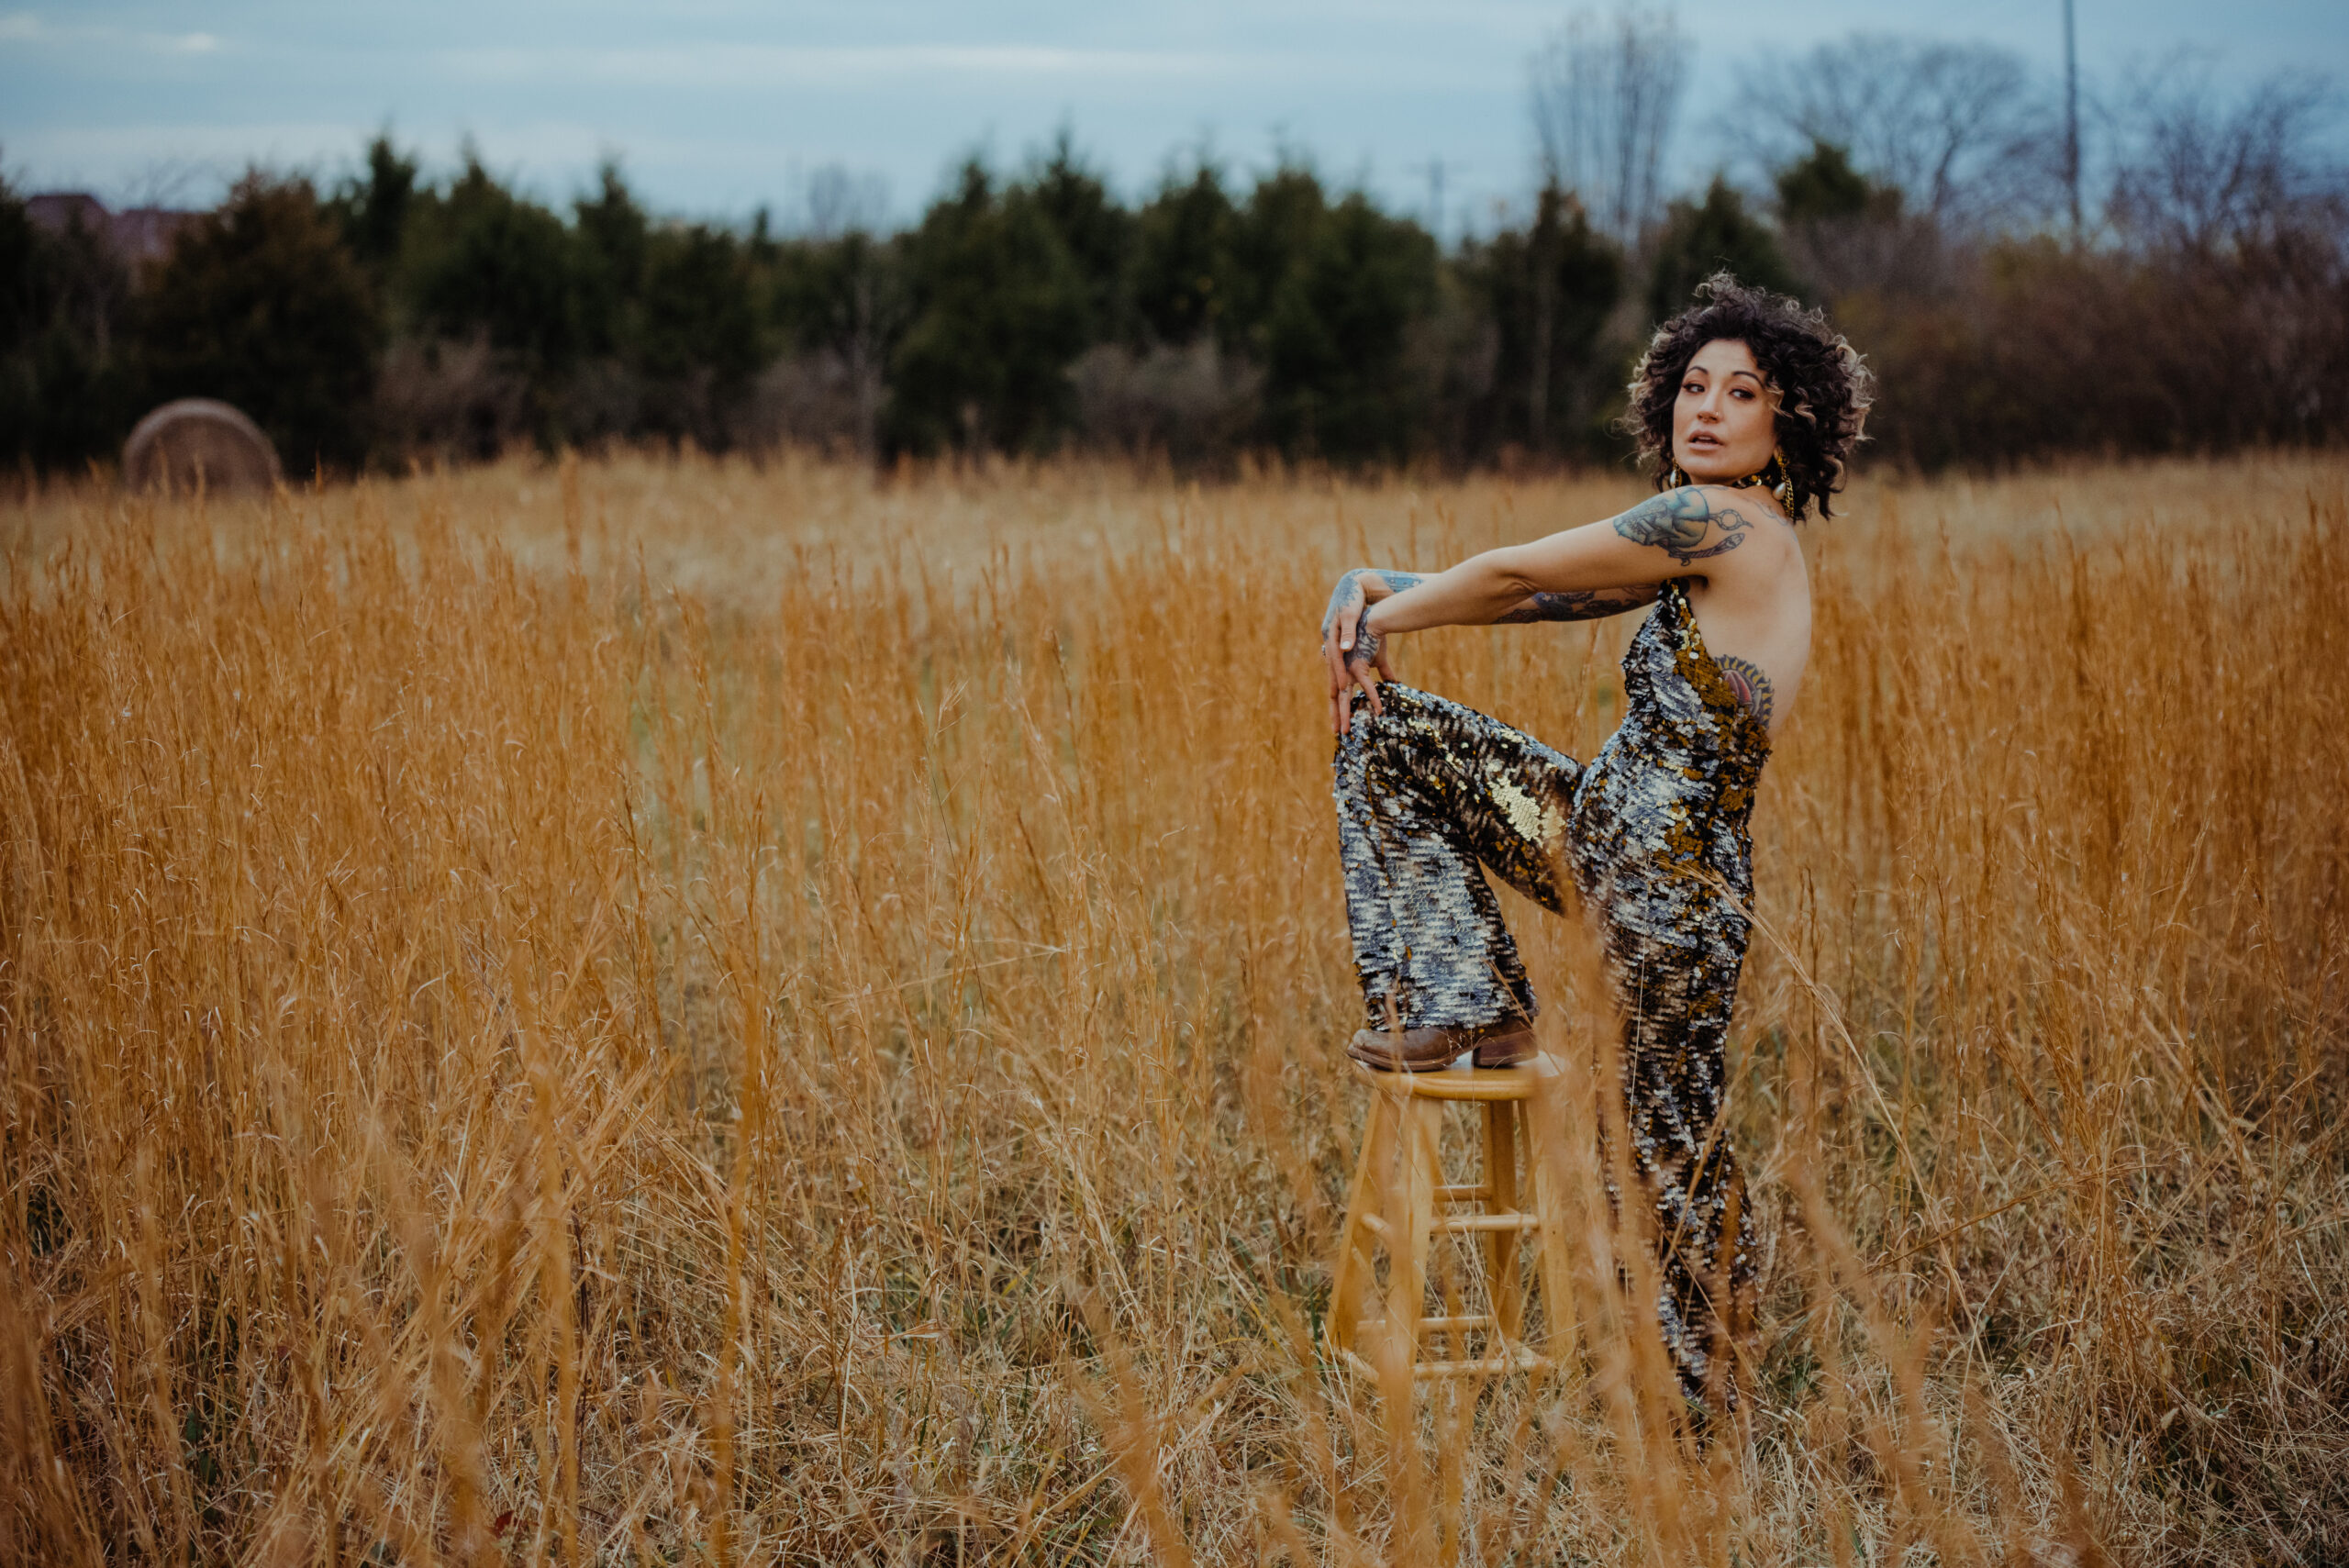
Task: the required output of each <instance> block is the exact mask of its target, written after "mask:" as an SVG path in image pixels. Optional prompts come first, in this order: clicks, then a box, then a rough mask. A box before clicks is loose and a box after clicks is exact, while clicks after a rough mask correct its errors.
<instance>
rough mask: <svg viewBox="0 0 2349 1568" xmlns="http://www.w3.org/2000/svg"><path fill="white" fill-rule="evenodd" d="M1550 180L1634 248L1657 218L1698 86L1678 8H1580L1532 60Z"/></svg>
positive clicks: (1538, 127) (1537, 123)
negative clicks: (1692, 82) (1676, 139)
mask: <svg viewBox="0 0 2349 1568" xmlns="http://www.w3.org/2000/svg"><path fill="white" fill-rule="evenodd" d="M1531 67H1532V102H1533V128H1534V130H1535V133H1536V134H1537V135H1538V136H1539V137H1540V139H1541V144H1542V177H1543V183H1546V184H1550V185H1553V186H1556V187H1557V188H1559V189H1561V190H1566V191H1571V192H1573V193H1574V194H1575V195H1576V196H1577V197H1579V198H1580V200H1581V202H1582V205H1583V210H1584V211H1586V213H1588V214H1589V215H1590V220H1591V223H1592V225H1593V226H1594V227H1596V228H1599V229H1601V230H1603V231H1605V232H1606V233H1608V234H1610V235H1612V236H1614V238H1615V239H1618V240H1619V241H1620V242H1621V243H1622V244H1624V245H1625V246H1627V247H1629V246H1633V245H1636V244H1638V242H1639V239H1640V231H1641V230H1642V228H1644V227H1645V226H1646V225H1647V223H1648V221H1649V219H1651V218H1652V217H1654V216H1655V212H1656V208H1657V205H1658V202H1659V200H1660V198H1661V197H1662V195H1663V178H1664V147H1665V144H1666V143H1667V142H1668V141H1669V140H1670V139H1671V136H1672V128H1673V122H1674V121H1675V118H1676V117H1678V115H1679V111H1680V99H1681V95H1682V93H1683V92H1684V91H1685V90H1686V89H1687V82H1688V50H1687V45H1686V44H1685V43H1684V42H1683V40H1682V39H1681V36H1680V28H1679V26H1678V24H1677V23H1676V22H1675V20H1674V18H1673V16H1672V13H1671V12H1669V11H1662V12H1656V11H1648V10H1643V9H1641V8H1639V7H1636V6H1624V7H1623V8H1621V9H1620V10H1618V11H1616V12H1615V13H1613V14H1612V15H1611V16H1602V15H1600V14H1599V13H1598V12H1597V11H1595V10H1586V11H1578V12H1576V13H1575V15H1574V16H1573V17H1571V18H1569V19H1568V20H1567V22H1566V24H1565V26H1564V27H1563V28H1559V29H1558V31H1557V32H1556V33H1555V34H1553V36H1552V37H1551V39H1550V41H1549V42H1548V43H1546V44H1544V45H1543V46H1542V48H1541V49H1540V50H1537V51H1536V52H1535V53H1534V56H1533V59H1532V61H1531Z"/></svg>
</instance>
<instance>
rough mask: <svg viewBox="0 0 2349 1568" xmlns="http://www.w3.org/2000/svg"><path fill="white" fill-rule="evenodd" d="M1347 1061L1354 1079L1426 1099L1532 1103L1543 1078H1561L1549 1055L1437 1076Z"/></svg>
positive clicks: (1384, 1090) (1386, 1091)
mask: <svg viewBox="0 0 2349 1568" xmlns="http://www.w3.org/2000/svg"><path fill="white" fill-rule="evenodd" d="M1347 1060H1348V1061H1349V1062H1353V1058H1352V1057H1348V1058H1347ZM1353 1070H1354V1076H1355V1077H1357V1078H1359V1079H1361V1080H1362V1081H1363V1082H1364V1083H1365V1084H1369V1085H1370V1086H1371V1087H1373V1088H1375V1089H1376V1090H1378V1091H1379V1092H1380V1093H1381V1094H1386V1095H1408V1096H1409V1097H1411V1098H1414V1099H1422V1100H1530V1099H1531V1098H1532V1097H1533V1093H1534V1090H1535V1088H1536V1087H1537V1086H1539V1085H1540V1084H1541V1083H1542V1080H1543V1079H1545V1078H1554V1077H1556V1076H1557V1075H1558V1064H1557V1063H1556V1062H1553V1061H1552V1060H1551V1059H1550V1058H1549V1057H1547V1056H1537V1057H1535V1058H1534V1059H1533V1060H1532V1061H1531V1062H1519V1063H1518V1064H1517V1065H1515V1066H1514V1067H1461V1066H1457V1065H1454V1066H1451V1067H1446V1068H1443V1069H1442V1070H1441V1071H1439V1072H1434V1073H1382V1072H1380V1071H1379V1070H1378V1069H1377V1068H1375V1067H1373V1066H1371V1065H1370V1064H1369V1063H1368V1062H1353Z"/></svg>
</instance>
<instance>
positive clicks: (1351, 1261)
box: [1328, 1095, 1395, 1351]
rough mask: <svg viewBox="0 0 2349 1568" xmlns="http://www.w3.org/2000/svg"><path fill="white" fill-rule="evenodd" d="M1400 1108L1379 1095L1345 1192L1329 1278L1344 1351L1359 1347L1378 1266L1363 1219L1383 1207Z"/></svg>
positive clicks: (1337, 1339)
mask: <svg viewBox="0 0 2349 1568" xmlns="http://www.w3.org/2000/svg"><path fill="white" fill-rule="evenodd" d="M1394 1142H1395V1106H1394V1103H1393V1102H1392V1101H1390V1100H1389V1099H1388V1098H1387V1097H1386V1095H1372V1096H1371V1101H1370V1114H1369V1115H1368V1116H1366V1117H1364V1118H1363V1128H1362V1154H1361V1156H1360V1157H1359V1158H1357V1159H1356V1160H1355V1161H1354V1180H1353V1187H1352V1188H1351V1189H1349V1190H1348V1192H1347V1194H1346V1220H1345V1223H1344V1224H1343V1225H1342V1226H1341V1227H1340V1228H1339V1230H1338V1262H1337V1266H1336V1267H1335V1268H1334V1269H1332V1270H1331V1271H1330V1320H1329V1328H1328V1332H1329V1336H1330V1344H1331V1345H1333V1346H1335V1347H1336V1348H1337V1349H1339V1350H1341V1351H1350V1350H1353V1348H1354V1327H1355V1325H1356V1324H1358V1323H1360V1322H1361V1321H1362V1297H1363V1290H1364V1286H1366V1285H1367V1284H1369V1283H1370V1281H1371V1278H1372V1271H1373V1270H1374V1269H1375V1267H1376V1262H1377V1260H1376V1255H1375V1252H1374V1251H1372V1249H1373V1246H1374V1244H1375V1243H1374V1241H1373V1239H1372V1236H1371V1233H1370V1227H1368V1226H1366V1225H1364V1223H1363V1217H1364V1216H1365V1215H1367V1214H1370V1213H1372V1212H1374V1211H1375V1209H1376V1208H1377V1207H1378V1204H1379V1187H1380V1184H1381V1182H1382V1180H1383V1179H1384V1178H1385V1175H1386V1169H1387V1166H1388V1165H1389V1164H1390V1163H1392V1162H1393V1160H1394Z"/></svg>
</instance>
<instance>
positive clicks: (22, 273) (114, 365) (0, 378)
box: [0, 181, 139, 468]
mask: <svg viewBox="0 0 2349 1568" xmlns="http://www.w3.org/2000/svg"><path fill="white" fill-rule="evenodd" d="M135 328H136V319H135V316H134V301H133V299H132V295H131V276H130V272H129V270H128V268H127V267H125V266H124V265H123V264H122V261H121V259H120V258H119V257H118V256H117V255H116V254H115V253H114V251H113V250H111V249H110V248H109V247H108V246H107V245H106V243H105V242H104V240H103V239H102V238H101V237H100V236H99V235H97V234H95V233H92V232H91V231H90V230H88V229H86V228H83V227H82V226H81V225H80V224H79V223H75V224H74V225H72V227H70V228H67V229H66V230H65V232H64V233H62V234H49V233H45V232H43V231H42V230H41V229H40V228H37V227H35V226H34V224H33V222H32V220H31V218H30V217H28V215H27V213H26V211H25V205H24V203H23V201H22V200H20V199H19V198H18V197H17V194H16V193H15V192H14V191H12V190H10V189H9V188H8V186H7V184H6V182H5V181H0V460H14V461H15V462H29V463H31V464H33V465H34V466H36V467H39V468H63V467H72V466H75V465H78V464H80V463H82V462H86V461H88V460H89V459H91V458H94V457H98V456H102V455H104V454H106V453H108V452H110V451H111V450H113V449H114V447H115V446H116V444H117V443H118V442H119V441H120V440H121V439H122V438H123V436H124V434H125V433H126V432H127V431H128V429H129V428H130V424H131V421H132V420H134V419H135V418H137V417H138V406H137V397H138V391H139V389H138V385H137V380H136V367H135V365H134V364H133V363H132V362H131V355H130V353H129V351H128V350H130V349H131V348H132V346H133V345H132V343H131V341H129V340H128V339H130V338H131V335H132V333H133V331H135Z"/></svg>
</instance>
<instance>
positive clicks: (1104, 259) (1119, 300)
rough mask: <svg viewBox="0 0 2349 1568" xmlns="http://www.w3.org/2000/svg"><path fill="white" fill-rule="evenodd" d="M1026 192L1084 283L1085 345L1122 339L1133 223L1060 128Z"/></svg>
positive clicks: (1068, 135)
mask: <svg viewBox="0 0 2349 1568" xmlns="http://www.w3.org/2000/svg"><path fill="white" fill-rule="evenodd" d="M1027 186H1028V190H1029V192H1030V197H1031V199H1032V200H1033V201H1034V202H1035V204H1036V206H1037V208H1038V210H1039V211H1040V212H1041V213H1042V214H1043V217H1044V219H1045V221H1047V222H1048V223H1050V224H1051V225H1052V231H1053V232H1054V233H1055V234H1057V235H1059V236H1060V241H1061V244H1062V246H1063V248H1064V249H1065V250H1067V251H1068V255H1069V260H1070V261H1072V262H1074V264H1075V267H1076V271H1077V273H1078V275H1079V276H1080V277H1082V278H1083V279H1084V281H1085V305H1086V320H1085V339H1086V340H1087V341H1088V342H1099V341H1102V340H1104V339H1110V338H1115V337H1119V336H1121V335H1123V333H1124V331H1125V329H1126V315H1127V301H1126V275H1127V267H1128V264H1129V262H1130V259H1131V257H1132V254H1133V246H1134V217H1133V215H1132V214H1131V213H1129V212H1128V211H1126V209H1125V208H1124V207H1122V206H1119V205H1118V201H1117V198H1116V197H1115V196H1113V195H1110V194H1109V187H1108V185H1107V184H1106V183H1103V181H1102V179H1101V177H1100V175H1099V174H1097V173H1096V172H1094V171H1093V170H1092V169H1091V168H1090V167H1088V166H1087V165H1086V164H1085V161H1083V159H1082V158H1081V157H1080V156H1079V155H1078V153H1077V151H1076V148H1075V144H1074V139H1072V137H1071V135H1070V133H1069V131H1068V129H1067V128H1065V127H1063V128H1062V129H1061V131H1060V133H1059V134H1058V135H1057V136H1056V137H1055V138H1054V139H1053V141H1052V153H1051V155H1050V156H1049V157H1047V158H1046V159H1045V160H1044V161H1042V163H1041V164H1040V165H1039V166H1038V167H1037V168H1036V169H1035V171H1034V172H1032V173H1031V174H1030V176H1029V178H1028V181H1027Z"/></svg>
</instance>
